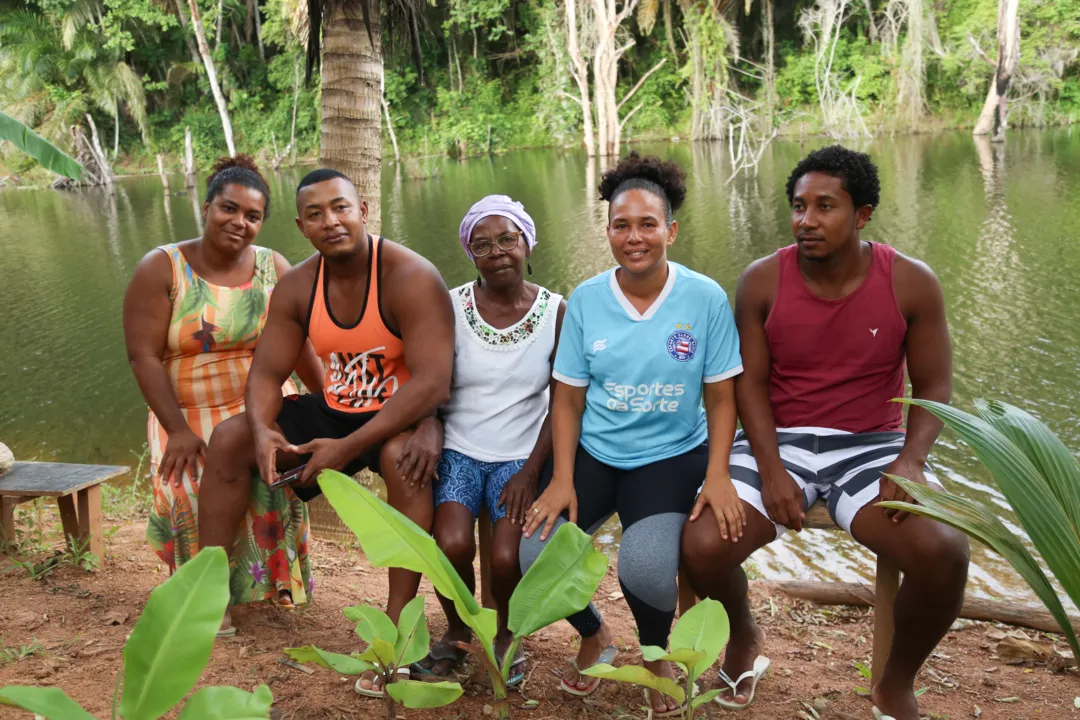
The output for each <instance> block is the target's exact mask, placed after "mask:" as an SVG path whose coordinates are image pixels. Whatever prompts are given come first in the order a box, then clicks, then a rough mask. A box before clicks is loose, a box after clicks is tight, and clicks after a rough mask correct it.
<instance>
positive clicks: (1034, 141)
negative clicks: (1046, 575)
mask: <svg viewBox="0 0 1080 720" xmlns="http://www.w3.org/2000/svg"><path fill="white" fill-rule="evenodd" d="M822 144H824V141H822V140H809V141H806V142H804V143H797V142H791V143H775V144H773V145H772V146H771V147H770V148H769V149H768V150H767V151H766V153H765V155H764V157H763V158H762V161H761V164H760V166H759V168H758V174H757V176H756V177H755V176H739V177H737V178H735V179H733V180H731V181H730V182H728V179H729V175H730V172H731V166H730V161H729V158H728V153H727V148H726V147H725V146H723V145H709V144H694V145H690V144H678V145H662V146H656V147H643V148H641V149H642V150H644V151H649V152H657V153H659V154H661V155H663V156H665V157H667V158H670V159H674V160H677V161H678V162H680V163H681V164H682V165H683V166H684V167H685V168H686V170H687V172H688V175H689V177H688V179H687V199H686V204H685V206H684V207H683V209H682V211H681V212H680V213H679V214H678V220H679V236H678V240H677V242H676V244H675V246H674V248H673V249H672V256H673V258H674V259H675V260H677V261H679V262H682V263H684V264H686V265H689V266H690V267H692V268H694V269H696V270H699V271H701V272H704V273H706V274H708V275H710V276H712V277H714V278H715V279H716V280H717V281H718V282H720V283H721V285H723V286H724V288H725V289H726V290H727V291H728V293H729V294H733V293H734V289H735V283H736V280H737V279H738V276H739V273H740V272H741V270H742V269H743V268H744V267H745V266H746V265H747V264H748V263H749V262H751V261H752V260H754V259H755V258H757V257H760V256H762V255H765V254H767V253H769V252H772V251H773V250H775V249H776V248H778V247H780V246H782V245H784V244H787V243H788V242H790V230H789V221H788V217H789V213H788V208H787V201H786V198H785V194H784V185H785V182H786V179H787V175H788V173H789V172H790V170H791V168H792V167H793V166H794V164H795V163H796V162H797V161H798V160H799V159H800V158H801V157H802V156H803V155H805V154H806V152H808V151H809V150H810V149H812V148H814V147H818V146H820V145H822ZM860 149H864V150H867V151H868V152H870V153H871V154H872V155H873V157H874V159H875V161H876V162H877V163H878V166H879V168H880V172H881V183H882V203H881V206H880V207H879V208H878V210H877V212H876V213H875V214H874V218H873V221H872V222H871V223H870V225H869V227H868V229H867V231H866V236H867V237H868V238H870V239H873V240H880V241H884V242H889V243H891V244H893V245H895V246H896V247H897V248H898V249H899V250H900V251H902V252H904V253H907V254H909V255H913V256H915V257H917V258H919V259H922V260H924V261H926V262H927V263H928V264H929V265H930V266H931V267H932V268H933V269H934V271H935V272H936V273H937V274H938V277H939V278H940V279H941V282H942V286H943V288H944V292H945V297H946V302H947V306H948V315H949V321H950V327H951V329H952V337H953V345H954V354H955V384H954V388H955V393H954V396H955V400H956V402H957V403H958V404H959V405H960V406H962V407H966V408H970V405H971V401H972V400H973V399H975V398H977V397H988V398H999V399H1003V400H1006V401H1008V402H1012V403H1014V404H1017V405H1020V406H1022V407H1024V408H1026V409H1027V410H1029V411H1030V412H1033V413H1034V414H1036V415H1037V416H1039V417H1040V418H1042V419H1044V420H1045V421H1046V422H1047V423H1048V424H1049V425H1050V426H1051V428H1052V429H1053V430H1054V431H1055V432H1057V433H1059V434H1060V435H1061V437H1062V439H1063V440H1064V441H1065V443H1066V444H1067V445H1068V446H1069V447H1072V448H1080V427H1078V423H1077V421H1076V417H1075V413H1074V411H1073V408H1075V407H1077V405H1078V403H1077V400H1078V384H1077V380H1076V378H1077V371H1078V369H1080V368H1078V363H1080V353H1078V345H1080V327H1078V326H1077V324H1076V323H1074V322H1073V318H1074V317H1075V315H1076V312H1077V310H1078V309H1080V283H1077V282H1075V281H1074V278H1075V277H1076V276H1077V274H1078V272H1080V246H1078V245H1077V243H1075V242H1074V240H1073V237H1072V235H1073V234H1074V233H1071V232H1068V230H1071V229H1072V228H1071V221H1072V220H1073V218H1075V217H1078V216H1080V136H1075V137H1074V135H1073V134H1072V132H1070V131H1056V132H1047V133H1024V132H1018V133H1012V134H1011V136H1010V137H1009V140H1008V142H1007V144H1005V145H990V144H989V143H984V142H979V141H973V140H972V139H971V138H970V137H969V136H967V135H966V134H950V135H943V136H936V137H929V136H919V137H912V138H899V139H894V140H889V139H882V140H878V141H875V142H871V143H866V144H865V145H863V146H861V147H860ZM425 162H426V163H427V164H426V165H425V171H426V172H428V173H430V172H435V171H437V174H436V175H435V178H434V179H431V180H426V181H418V180H410V179H409V178H408V177H407V176H406V174H405V173H402V172H401V170H400V166H391V167H387V168H386V170H385V171H384V177H383V187H384V193H383V195H384V197H383V231H384V232H385V233H386V235H387V236H388V237H390V238H393V239H395V240H399V241H401V242H404V243H406V244H408V245H409V246H410V247H412V248H414V249H416V250H417V251H419V252H421V253H423V254H424V255H426V256H427V257H428V258H430V259H431V260H432V261H433V262H434V263H435V264H436V265H437V266H438V267H439V269H440V270H441V271H442V272H443V274H444V276H445V278H446V282H447V284H448V285H450V286H451V287H452V286H454V285H457V284H460V283H463V282H466V281H468V280H469V279H470V278H472V277H474V276H475V269H474V268H472V267H471V265H470V264H469V262H468V261H467V259H466V258H465V256H464V254H463V253H462V252H461V248H460V246H459V244H458V240H457V228H458V223H459V222H460V220H461V216H462V215H463V214H464V212H465V211H466V210H467V209H468V207H469V206H470V205H471V204H472V203H473V202H475V201H476V200H477V199H479V198H480V197H481V196H483V195H485V194H487V193H492V192H500V193H506V194H509V195H512V196H513V197H514V198H516V199H518V200H521V201H522V202H524V204H525V206H526V207H527V208H528V209H529V212H530V213H531V214H532V215H533V217H534V218H535V219H536V223H537V228H538V237H539V240H540V244H539V246H538V247H537V251H536V255H535V256H534V261H533V269H534V271H535V279H536V280H537V281H538V282H540V283H543V284H544V285H547V286H548V287H550V288H551V289H552V290H554V291H556V292H560V293H564V294H565V293H569V292H570V291H571V290H572V289H573V288H574V286H575V285H576V284H577V283H578V282H580V281H581V280H584V279H585V278H587V277H589V276H591V275H593V274H595V273H597V272H600V271H602V270H604V269H606V268H608V267H609V266H610V265H611V258H610V254H609V251H608V248H607V241H606V239H605V237H604V232H603V230H604V225H605V213H606V205H605V204H604V203H602V202H600V200H599V198H598V197H597V192H596V184H597V181H598V179H599V175H600V173H601V172H603V170H604V169H605V167H607V166H609V165H610V161H609V162H608V163H606V164H605V163H604V162H603V161H598V160H593V161H588V160H586V159H585V158H584V157H583V156H582V155H581V154H580V153H577V152H561V151H553V150H551V151H548V150H545V151H528V152H520V153H513V154H508V155H501V156H494V157H489V158H480V159H476V160H471V161H468V162H464V163H457V162H451V161H447V160H442V159H437V160H430V161H425ZM303 172H304V170H302V169H298V168H294V169H289V170H285V171H283V172H281V173H278V174H275V175H272V176H271V178H270V181H271V189H272V190H273V193H274V203H275V205H274V212H273V214H272V216H271V217H270V218H269V219H268V220H267V222H266V223H265V225H264V228H263V232H262V235H261V236H260V239H259V241H260V243H262V244H264V245H268V246H270V247H273V248H274V249H276V250H279V251H281V252H282V253H283V254H284V255H285V256H286V257H288V258H289V259H290V260H291V261H293V262H297V261H299V260H301V259H302V258H304V257H306V256H307V255H308V254H309V253H310V252H311V249H310V246H309V245H308V244H307V242H306V241H305V240H304V239H303V238H302V237H301V236H300V235H299V234H298V232H297V231H296V228H295V226H294V224H293V222H292V217H293V214H294V213H293V209H292V203H291V198H292V196H293V192H294V189H295V187H296V183H297V182H298V181H299V179H300V177H301V176H302V174H303ZM179 180H180V178H174V182H173V185H172V187H173V188H177V187H182V186H183V183H182V182H180V181H179ZM201 204H202V198H201V197H200V196H199V195H193V194H189V193H186V192H179V193H176V194H173V195H170V196H168V197H164V196H163V193H162V189H161V184H160V181H159V180H158V178H157V177H156V176H154V177H146V178H138V179H131V180H125V181H122V182H121V183H120V184H119V185H118V186H117V188H116V192H115V193H113V194H109V193H102V192H99V191H84V192H79V193H60V192H54V191H45V190H40V191H39V190H34V191H29V190H27V191H18V190H8V191H4V192H0V217H3V219H4V222H2V223H0V270H2V271H3V272H2V275H0V277H2V278H3V282H0V308H3V312H2V313H0V347H2V348H3V350H2V353H0V440H2V441H3V442H5V443H6V444H8V445H10V446H11V447H12V448H13V450H14V451H15V453H16V455H17V456H19V457H21V458H28V459H29V458H37V459H49V460H66V461H78V462H98V463H105V462H120V463H127V464H134V457H133V455H132V453H133V452H134V453H135V454H138V452H139V451H140V449H141V448H142V446H143V444H144V442H145V423H146V408H145V405H144V404H143V402H142V400H141V398H140V396H139V392H138V388H137V387H136V385H135V381H134V380H133V378H132V377H131V373H130V371H129V369H128V366H127V363H126V358H125V355H124V345H123V333H122V329H121V326H120V315H121V301H122V297H123V292H124V288H125V285H126V283H127V280H128V278H129V277H130V275H131V273H132V271H133V270H134V267H135V265H136V263H138V261H139V259H140V258H141V257H142V255H143V254H144V253H145V252H146V251H147V250H149V249H150V248H153V247H154V246H156V245H160V244H164V243H168V242H172V241H175V240H180V239H185V238H189V237H194V236H196V235H197V234H199V232H200V229H199V228H200V227H201V221H202V220H201V217H200V216H199V212H198V211H199V208H200V206H201ZM934 461H935V463H936V466H937V471H938V473H939V475H940V477H942V478H943V479H944V480H945V481H946V482H948V483H949V484H950V487H951V488H953V489H955V490H957V491H958V492H960V493H962V494H964V495H967V496H970V497H978V498H981V499H983V500H985V501H987V502H991V503H994V504H996V505H998V506H999V507H1002V509H1003V514H1004V517H1005V519H1006V522H1007V523H1009V524H1010V527H1011V528H1013V529H1014V530H1016V531H1017V532H1019V528H1018V527H1016V526H1015V524H1014V519H1013V518H1012V516H1011V515H1010V514H1009V513H1008V512H1007V510H1005V505H1004V502H1003V500H1002V498H1001V496H1000V494H999V493H998V492H997V491H996V490H995V489H994V488H992V487H988V485H987V477H986V475H985V473H984V471H983V470H982V468H981V467H980V466H979V465H978V463H977V461H975V460H974V459H973V458H972V457H971V456H970V454H969V453H968V452H967V451H966V449H964V448H963V447H961V446H960V445H959V444H958V442H957V441H956V440H955V438H953V437H950V436H948V435H946V436H945V437H944V438H943V439H942V441H941V442H940V443H939V445H938V448H937V452H936V453H935V457H934ZM618 539H619V536H618V528H617V527H616V526H615V525H614V524H612V525H610V526H609V527H608V528H605V530H604V531H602V533H601V537H600V540H601V542H602V543H606V544H610V545H614V544H616V543H617V542H618ZM975 555H976V563H977V567H975V568H973V570H972V584H973V586H974V587H975V588H976V589H977V590H978V591H979V592H981V593H984V594H990V595H998V596H1008V595H1012V594H1015V593H1016V592H1017V591H1018V590H1019V588H1020V582H1019V581H1018V580H1017V579H1016V578H1015V577H1014V576H1012V575H1011V574H1010V573H1008V572H1005V566H1004V564H1003V563H1002V562H1001V561H1000V560H998V559H996V558H994V557H992V556H989V555H987V554H986V553H984V552H982V551H981V550H979V549H976V550H975ZM755 559H756V560H757V562H758V564H759V566H760V567H761V569H762V571H763V572H764V573H765V574H766V575H767V576H771V577H793V576H796V577H822V576H826V577H827V576H830V575H831V576H834V577H840V578H843V579H847V580H854V579H870V576H871V572H872V567H873V566H872V564H871V563H870V561H869V557H868V555H867V554H866V553H864V552H863V551H862V550H861V549H859V548H858V547H857V546H855V544H854V543H853V542H852V541H850V540H848V539H847V538H844V537H842V536H841V535H840V534H839V533H836V532H829V533H825V532H822V531H807V532H804V533H802V535H801V536H799V537H787V538H785V539H784V540H783V541H781V542H779V543H776V544H774V545H773V546H772V547H770V548H768V549H767V550H765V551H763V552H762V553H759V554H758V555H756V556H755Z"/></svg>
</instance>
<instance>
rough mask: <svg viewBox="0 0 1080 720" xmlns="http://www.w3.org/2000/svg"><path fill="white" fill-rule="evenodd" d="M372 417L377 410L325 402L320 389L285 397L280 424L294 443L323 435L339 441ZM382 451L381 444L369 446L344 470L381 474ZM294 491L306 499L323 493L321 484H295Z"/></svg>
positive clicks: (299, 496)
mask: <svg viewBox="0 0 1080 720" xmlns="http://www.w3.org/2000/svg"><path fill="white" fill-rule="evenodd" d="M373 417H375V413H374V412H363V413H350V412H343V411H341V410H335V409H334V408H332V407H330V406H329V405H327V404H326V398H325V397H324V396H323V394H322V393H321V392H320V393H310V394H307V395H289V396H288V397H286V398H285V399H284V401H283V402H282V404H281V412H280V413H278V416H277V424H278V427H280V428H281V434H282V435H284V436H285V439H286V440H288V441H289V442H290V443H292V444H293V445H303V444H304V443H309V442H311V441H312V440H318V439H320V438H329V439H331V440H340V439H341V438H344V437H347V436H349V435H351V434H352V433H353V432H355V431H356V430H358V429H360V428H362V427H363V426H364V425H365V424H366V423H367V422H368V421H369V420H371V419H372V418H373ZM381 450H382V446H381V445H379V446H376V447H371V448H368V449H367V450H365V451H364V452H363V454H361V455H360V456H359V457H357V458H355V459H354V460H353V461H352V462H350V463H349V464H348V465H346V466H345V468H344V470H343V471H342V472H344V473H345V474H346V475H355V474H356V473H358V472H360V471H361V470H365V469H367V470H371V471H372V472H375V473H378V472H379V470H380V468H379V453H380V451H381ZM310 459H311V455H310V454H308V455H301V456H300V460H301V462H305V463H306V462H307V461H308V460H310ZM293 492H295V493H296V496H297V497H298V498H300V499H301V500H303V501H304V502H310V501H311V500H313V499H315V498H317V497H318V496H319V495H321V494H322V490H321V489H320V488H319V485H318V483H313V484H311V485H308V486H307V487H299V486H293Z"/></svg>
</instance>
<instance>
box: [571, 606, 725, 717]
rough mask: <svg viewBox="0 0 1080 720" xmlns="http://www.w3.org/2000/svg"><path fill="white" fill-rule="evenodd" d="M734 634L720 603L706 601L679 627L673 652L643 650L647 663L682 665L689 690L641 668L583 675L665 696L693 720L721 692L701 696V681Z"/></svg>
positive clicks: (598, 668) (599, 669) (597, 668)
mask: <svg viewBox="0 0 1080 720" xmlns="http://www.w3.org/2000/svg"><path fill="white" fill-rule="evenodd" d="M730 634H731V626H730V625H729V623H728V616H727V612H725V611H724V606H723V605H721V604H720V603H719V602H717V601H716V600H711V599H705V600H702V601H701V602H699V603H698V604H697V605H695V606H694V607H692V608H690V610H689V611H687V613H686V614H685V615H683V616H682V617H680V618H679V621H678V622H677V623H675V629H674V630H673V631H672V633H671V640H670V645H671V650H670V651H665V650H664V649H663V648H659V647H654V646H651V645H645V646H643V647H642V648H641V656H642V658H644V660H645V661H646V662H655V661H657V660H667V661H668V662H671V663H674V664H676V665H678V666H679V667H680V668H681V669H682V671H683V673H684V674H685V676H686V680H685V685H686V688H685V689H684V688H683V687H680V686H679V684H678V683H677V682H675V681H674V680H671V679H670V678H665V677H660V676H658V675H656V674H654V673H652V672H650V671H649V670H646V669H645V668H643V667H639V666H637V665H624V666H622V667H618V668H616V667H612V666H611V665H606V664H603V663H601V664H598V665H593V666H592V667H590V668H587V669H586V670H584V671H583V672H582V674H583V675H588V676H590V677H598V678H603V679H605V680H616V681H618V682H625V683H630V684H632V685H638V686H640V687H645V688H649V689H651V690H654V691H656V692H660V693H663V694H664V695H667V696H669V697H672V698H674V699H675V701H676V702H678V703H680V704H681V705H682V707H683V711H682V716H683V717H684V718H687V720H689V719H690V718H693V717H694V714H695V711H696V710H697V708H699V707H701V706H702V705H704V704H705V703H707V702H711V701H712V699H713V698H714V697H716V696H717V695H719V694H720V691H719V690H710V691H708V692H706V693H702V694H698V688H697V679H698V678H699V677H701V675H702V674H703V673H704V672H705V671H706V670H708V669H709V668H710V667H712V666H713V664H715V663H716V661H717V659H718V658H719V657H720V653H721V652H722V651H723V649H724V646H726V645H727V642H728V638H729V636H730Z"/></svg>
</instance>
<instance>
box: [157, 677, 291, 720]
mask: <svg viewBox="0 0 1080 720" xmlns="http://www.w3.org/2000/svg"><path fill="white" fill-rule="evenodd" d="M273 702H274V697H273V696H272V695H271V694H270V688H268V687H266V686H265V685H260V686H259V687H257V688H255V692H253V693H249V692H244V691H243V690H240V689H239V688H234V687H204V688H200V689H199V690H197V691H195V694H194V695H192V696H191V699H190V700H188V701H187V704H186V705H184V710H183V712H181V713H180V716H179V717H178V718H177V720H266V719H267V718H269V717H270V706H271V705H272V704H273Z"/></svg>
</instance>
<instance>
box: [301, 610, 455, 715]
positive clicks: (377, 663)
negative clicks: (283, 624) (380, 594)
mask: <svg viewBox="0 0 1080 720" xmlns="http://www.w3.org/2000/svg"><path fill="white" fill-rule="evenodd" d="M343 613H344V614H345V617H346V618H348V619H349V620H352V621H353V622H355V623H356V628H355V630H356V634H357V635H358V636H359V637H360V639H361V640H363V641H364V642H366V643H367V644H368V648H367V650H365V651H364V652H363V653H360V654H356V655H340V654H337V653H330V652H326V651H325V650H321V649H319V648H317V647H315V646H314V645H307V646H305V647H301V648H286V649H285V654H286V655H288V656H289V657H290V658H292V659H293V660H295V661H297V662H303V663H307V662H313V663H316V664H318V665H322V666H323V667H325V668H329V669H330V670H333V671H334V672H338V673H341V674H342V675H359V674H361V673H364V672H368V671H369V670H374V671H375V672H377V673H378V674H379V675H380V676H381V677H382V680H383V687H385V688H387V689H388V691H387V693H386V694H385V696H384V697H385V699H386V703H387V705H389V706H390V707H391V710H390V712H389V714H388V715H389V716H392V715H393V710H392V707H393V704H394V703H401V704H402V705H404V706H405V707H407V708H412V709H417V710H419V709H424V708H433V707H442V706H443V705H449V704H450V703H452V702H454V701H455V700H457V699H458V698H459V697H461V693H462V690H461V686H460V685H458V684H457V683H452V682H439V683H425V682H413V681H411V680H401V681H398V682H394V675H395V673H396V671H397V669H398V668H400V667H404V668H407V667H409V666H410V665H412V664H413V663H414V662H419V661H420V660H422V659H423V658H424V657H425V656H427V652H428V643H429V642H430V641H431V636H430V635H429V634H428V629H427V619H426V618H425V617H424V597H423V596H422V595H418V596H417V597H415V598H413V599H412V600H411V601H410V602H409V604H408V605H406V606H405V607H404V608H403V609H402V611H401V617H400V618H399V619H398V623H397V625H394V623H393V621H392V620H391V619H390V618H389V616H387V614H386V613H384V612H383V611H382V610H379V609H378V608H374V607H371V606H370V605H356V606H354V607H347V608H345V609H344V610H343Z"/></svg>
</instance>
